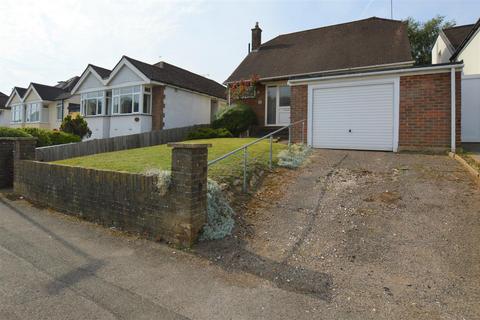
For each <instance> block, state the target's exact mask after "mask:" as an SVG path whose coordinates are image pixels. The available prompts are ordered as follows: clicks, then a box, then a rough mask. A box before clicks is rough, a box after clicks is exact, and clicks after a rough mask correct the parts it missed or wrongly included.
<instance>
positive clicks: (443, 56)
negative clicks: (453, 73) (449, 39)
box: [432, 36, 453, 64]
mask: <svg viewBox="0 0 480 320" xmlns="http://www.w3.org/2000/svg"><path fill="white" fill-rule="evenodd" d="M452 54H453V53H452V52H450V50H449V49H448V48H447V44H446V43H445V41H443V39H442V37H441V36H438V37H437V41H436V42H435V45H434V46H433V48H432V64H437V63H445V62H450V57H451V56H452Z"/></svg>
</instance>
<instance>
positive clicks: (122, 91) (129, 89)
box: [120, 87, 133, 94]
mask: <svg viewBox="0 0 480 320" xmlns="http://www.w3.org/2000/svg"><path fill="white" fill-rule="evenodd" d="M132 92H133V90H132V87H128V88H121V89H120V94H129V93H132Z"/></svg>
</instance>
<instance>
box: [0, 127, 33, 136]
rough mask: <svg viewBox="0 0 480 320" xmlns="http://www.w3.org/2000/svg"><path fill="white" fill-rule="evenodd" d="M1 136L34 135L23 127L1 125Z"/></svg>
mask: <svg viewBox="0 0 480 320" xmlns="http://www.w3.org/2000/svg"><path fill="white" fill-rule="evenodd" d="M0 137H24V138H28V137H32V136H31V135H29V134H28V133H26V132H25V131H23V130H22V129H15V128H8V127H0Z"/></svg>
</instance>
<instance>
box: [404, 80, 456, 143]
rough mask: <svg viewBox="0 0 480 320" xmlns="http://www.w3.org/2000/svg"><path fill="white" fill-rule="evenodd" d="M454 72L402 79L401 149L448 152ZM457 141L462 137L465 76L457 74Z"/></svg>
mask: <svg viewBox="0 0 480 320" xmlns="http://www.w3.org/2000/svg"><path fill="white" fill-rule="evenodd" d="M450 85H451V84H450V72H447V73H436V74H422V75H413V76H404V77H400V131H399V146H400V147H401V148H403V149H408V148H446V147H449V146H450V142H451V136H450V131H451V121H450V120H451V119H450V115H451V102H450V99H451V96H450V88H451V87H450ZM455 95H456V140H457V142H456V143H457V146H459V145H460V134H461V75H460V72H457V74H456V93H455Z"/></svg>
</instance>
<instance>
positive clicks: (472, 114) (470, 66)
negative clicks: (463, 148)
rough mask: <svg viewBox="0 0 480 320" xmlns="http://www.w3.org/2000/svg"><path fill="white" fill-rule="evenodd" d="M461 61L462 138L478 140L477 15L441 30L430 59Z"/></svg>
mask: <svg viewBox="0 0 480 320" xmlns="http://www.w3.org/2000/svg"><path fill="white" fill-rule="evenodd" d="M446 62H463V64H464V67H463V73H462V142H480V19H478V21H477V23H475V24H469V25H464V26H456V27H452V28H446V29H443V30H442V31H440V34H439V35H438V37H437V41H436V42H435V45H434V46H433V48H432V63H434V64H437V63H446Z"/></svg>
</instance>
